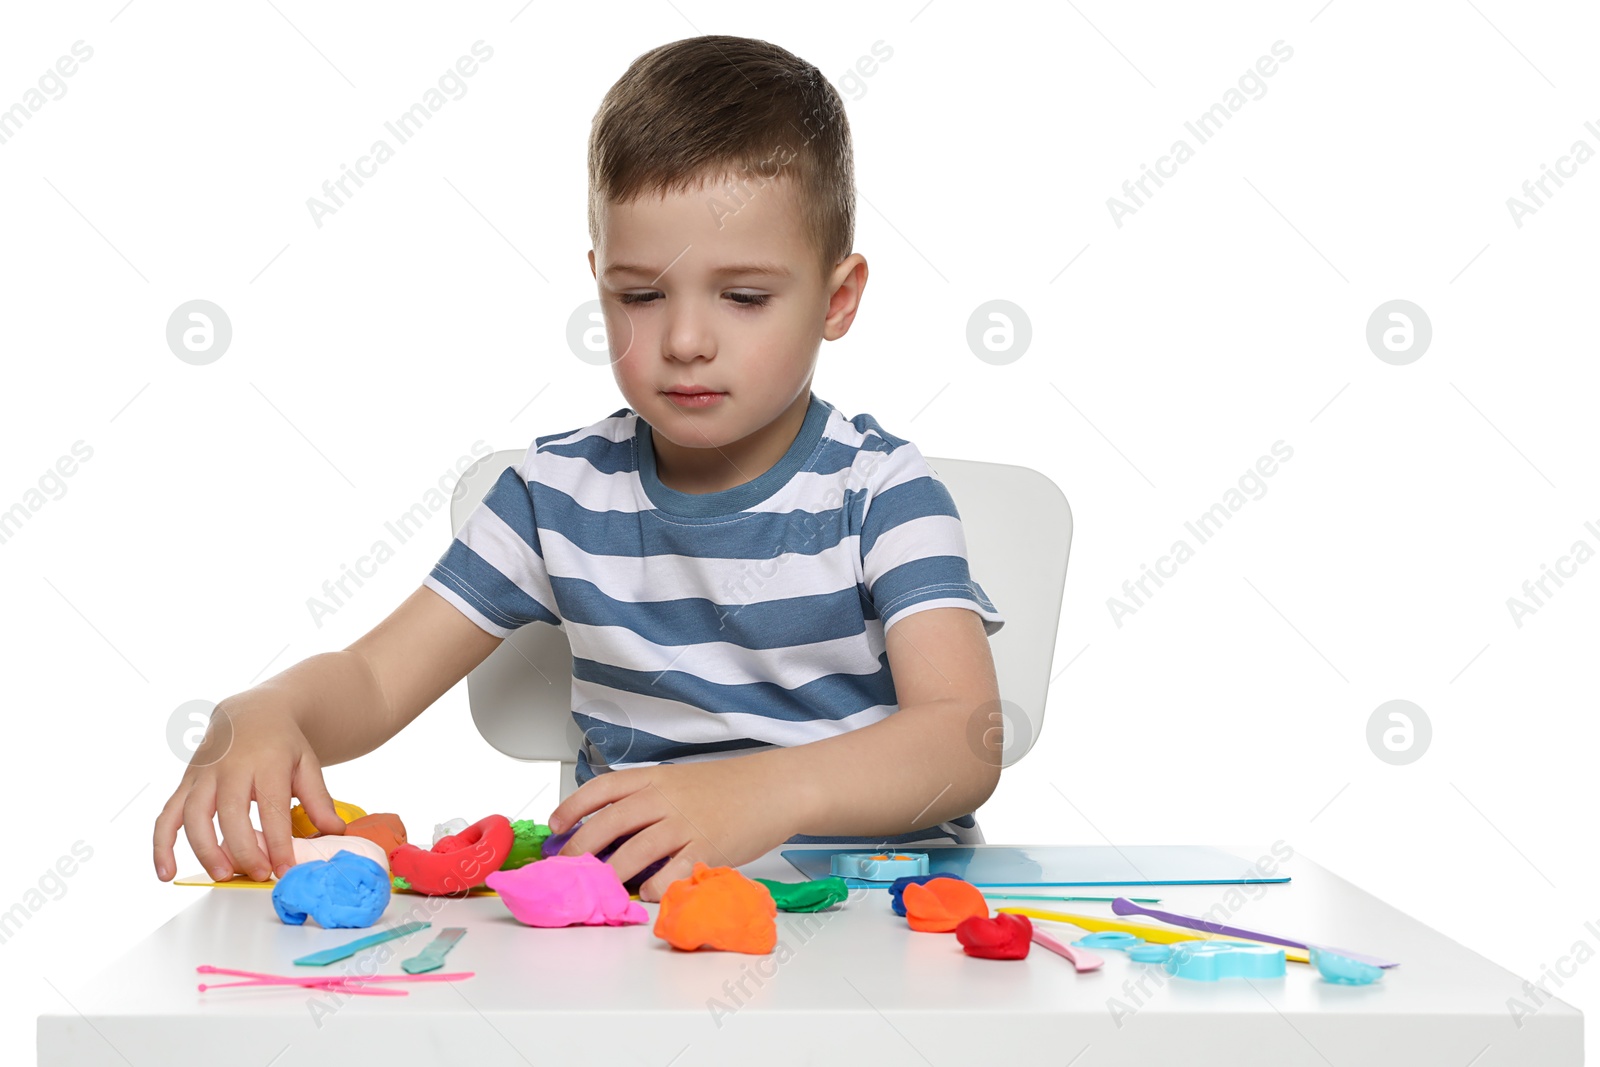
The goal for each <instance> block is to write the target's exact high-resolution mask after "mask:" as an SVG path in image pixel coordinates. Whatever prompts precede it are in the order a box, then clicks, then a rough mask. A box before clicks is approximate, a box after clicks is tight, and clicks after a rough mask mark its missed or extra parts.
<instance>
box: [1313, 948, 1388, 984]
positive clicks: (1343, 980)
mask: <svg viewBox="0 0 1600 1067" xmlns="http://www.w3.org/2000/svg"><path fill="white" fill-rule="evenodd" d="M1307 951H1309V952H1310V953H1311V965H1312V966H1313V967H1315V968H1316V969H1317V973H1318V974H1320V975H1322V977H1324V978H1326V979H1327V980H1328V981H1330V982H1334V983H1336V984H1338V985H1371V984H1372V983H1373V982H1376V981H1377V980H1378V979H1380V978H1382V977H1383V968H1382V967H1376V966H1373V965H1372V964H1370V963H1363V962H1361V961H1360V960H1354V959H1351V958H1350V957H1349V956H1345V955H1341V954H1340V953H1338V952H1334V951H1332V950H1331V949H1326V948H1321V947H1319V946H1317V945H1312V946H1310V948H1309V949H1308V950H1307Z"/></svg>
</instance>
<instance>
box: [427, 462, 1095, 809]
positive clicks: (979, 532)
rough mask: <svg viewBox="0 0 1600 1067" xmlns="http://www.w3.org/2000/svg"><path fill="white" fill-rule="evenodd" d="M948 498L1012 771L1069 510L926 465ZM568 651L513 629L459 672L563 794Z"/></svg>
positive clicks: (1044, 483) (1063, 570)
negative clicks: (992, 615)
mask: <svg viewBox="0 0 1600 1067" xmlns="http://www.w3.org/2000/svg"><path fill="white" fill-rule="evenodd" d="M526 453H527V450H526V449H521V448H518V449H508V450H505V451H501V452H496V453H494V454H493V455H490V456H486V457H485V458H484V459H482V460H481V461H479V462H478V463H477V464H475V465H474V466H473V467H472V468H471V469H470V470H468V471H467V473H466V474H465V475H463V476H462V478H461V481H460V482H459V483H457V485H456V489H455V494H454V496H453V498H452V499H451V502H450V526H451V529H452V531H454V530H459V529H460V528H461V524H462V523H464V522H465V521H466V519H467V516H469V515H471V514H472V511H473V509H474V508H476V507H477V506H478V504H479V502H480V501H482V500H483V498H484V496H485V495H487V494H488V492H489V488H490V487H491V486H493V485H494V483H495V481H496V479H498V478H499V477H500V473H501V472H502V471H503V470H505V469H506V468H507V467H513V468H514V467H517V466H518V465H520V464H521V463H522V460H523V457H524V456H525V455H526ZM926 458H927V462H928V465H929V466H930V467H932V468H933V471H934V473H935V474H936V475H937V476H938V478H939V480H940V481H941V482H943V483H944V485H945V488H946V489H948V490H949V492H950V496H951V497H952V498H953V499H954V500H955V503H956V510H957V512H959V513H960V516H961V525H962V529H963V531H964V533H965V536H966V541H967V558H968V567H969V570H970V573H971V574H972V577H973V580H975V581H976V582H977V583H978V584H979V585H981V586H982V587H983V590H984V592H986V593H988V594H989V599H990V600H991V601H992V602H993V603H994V605H995V607H996V608H997V609H998V610H999V611H1000V614H1001V615H1003V616H1004V617H1005V620H1006V622H1005V625H1004V626H1003V627H1001V629H1000V632H999V633H997V634H995V635H994V636H993V637H991V638H990V639H989V647H990V650H991V652H992V653H993V655H994V664H995V674H996V677H997V679H998V681H999V683H1000V699H1001V716H1000V718H1001V719H1002V722H1000V723H996V725H1002V726H1003V728H1004V731H1005V734H1004V738H1005V745H1004V749H1003V751H1002V755H1001V765H1002V766H1003V767H1009V766H1011V765H1012V764H1014V763H1016V762H1017V761H1018V760H1019V759H1021V758H1022V757H1023V756H1024V755H1026V754H1027V752H1028V750H1029V749H1030V748H1032V747H1033V743H1034V741H1036V740H1037V739H1038V737H1039V732H1040V730H1041V729H1042V728H1043V726H1044V710H1045V696H1046V694H1047V693H1048V692H1049V689H1050V664H1051V660H1052V658H1053V657H1054V654H1055V643H1056V625H1057V623H1058V621H1059V620H1060V617H1061V591H1062V587H1063V585H1064V584H1065V582H1066V575H1067V552H1068V549H1069V548H1070V547H1071V544H1072V511H1071V509H1070V508H1069V507H1068V506H1067V498H1066V497H1065V496H1064V495H1062V492H1061V490H1060V489H1058V488H1057V487H1056V484H1055V483H1054V482H1052V481H1051V480H1050V479H1049V478H1047V477H1045V476H1044V475H1043V474H1040V473H1039V472H1038V471H1036V470H1033V469H1031V468H1028V467H1018V466H1013V465H1012V464H1009V463H982V462H977V461H974V460H965V459H935V458H933V457H931V456H929V457H926ZM571 684H572V648H571V645H569V644H568V642H567V635H566V634H565V633H564V632H562V631H561V630H559V629H557V628H556V627H554V626H552V625H550V624H548V623H529V624H527V625H526V626H522V627H519V628H518V629H517V630H516V631H515V632H513V633H512V635H511V636H510V637H508V638H506V640H505V641H503V642H501V644H500V647H498V648H496V649H495V650H494V651H493V652H492V653H490V654H489V657H488V658H487V659H485V660H484V661H483V662H482V663H480V664H479V665H478V666H477V667H476V668H475V669H474V670H473V671H472V673H471V674H469V675H467V701H468V704H469V705H470V706H471V709H472V720H473V722H474V723H476V724H477V727H478V731H479V732H480V733H481V734H483V736H484V737H485V738H486V739H487V740H488V742H489V744H491V745H493V746H494V747H495V748H497V749H499V750H500V751H501V752H504V753H505V754H506V755H508V756H511V757H512V758H514V759H519V760H550V761H555V762H559V763H560V764H561V787H560V789H561V797H562V798H563V799H565V798H566V797H567V796H568V794H570V793H571V792H572V791H573V790H574V789H576V788H577V780H576V777H575V771H576V768H577V763H576V760H577V753H578V748H579V747H580V744H581V742H582V733H581V732H580V731H579V729H578V726H577V723H576V722H575V721H574V720H573V718H572V711H571V695H572V694H571Z"/></svg>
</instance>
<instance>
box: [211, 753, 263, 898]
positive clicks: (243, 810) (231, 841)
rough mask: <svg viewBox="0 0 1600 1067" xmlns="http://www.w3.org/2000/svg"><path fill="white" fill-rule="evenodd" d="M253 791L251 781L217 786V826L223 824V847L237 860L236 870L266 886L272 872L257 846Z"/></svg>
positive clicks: (234, 866)
mask: <svg viewBox="0 0 1600 1067" xmlns="http://www.w3.org/2000/svg"><path fill="white" fill-rule="evenodd" d="M250 787H251V782H250V780H249V779H248V778H246V779H242V780H240V781H238V782H234V781H223V782H219V783H217V822H219V823H221V824H222V847H223V848H224V849H226V850H227V851H228V854H229V855H230V856H232V857H233V869H234V870H236V871H243V872H245V873H246V874H248V875H249V876H250V877H251V878H253V879H255V880H256V881H258V882H264V881H266V880H267V878H268V877H269V876H270V875H271V874H272V868H271V867H269V866H268V865H267V857H265V856H263V855H262V854H261V849H260V847H259V846H257V844H256V828H255V826H254V825H253V824H252V823H251V822H250V793H251V788H250Z"/></svg>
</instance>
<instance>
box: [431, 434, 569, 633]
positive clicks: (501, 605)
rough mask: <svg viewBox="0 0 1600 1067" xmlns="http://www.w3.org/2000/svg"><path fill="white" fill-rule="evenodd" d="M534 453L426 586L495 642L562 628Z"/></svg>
mask: <svg viewBox="0 0 1600 1067" xmlns="http://www.w3.org/2000/svg"><path fill="white" fill-rule="evenodd" d="M536 455H537V451H536V449H532V448H530V449H529V450H528V455H527V457H526V458H525V459H524V460H523V461H522V464H521V465H520V466H518V467H507V468H506V469H505V470H503V471H501V472H500V477H499V479H497V480H496V481H495V483H494V485H492V486H490V487H489V492H488V493H487V494H486V495H485V496H484V498H483V500H482V502H481V503H479V505H478V506H477V508H476V509H474V510H473V512H472V514H470V515H468V516H467V521H466V522H464V523H463V524H462V525H461V529H460V530H458V531H456V535H455V539H454V540H453V541H451V543H450V547H449V548H448V549H446V550H445V553H444V555H442V556H440V557H439V561H438V562H437V563H435V564H434V565H433V570H432V571H431V572H429V574H428V576H427V577H426V578H424V579H423V580H422V584H423V585H425V586H427V587H428V588H429V589H432V590H433V591H434V592H435V593H438V594H439V595H440V596H442V597H444V598H445V599H446V600H448V601H449V602H450V603H452V604H454V605H455V606H456V608H457V609H458V610H459V611H460V612H461V613H462V614H463V615H465V616H466V617H467V618H469V619H471V620H472V621H473V622H474V623H476V624H477V625H478V627H479V628H480V629H483V630H485V631H487V632H489V633H491V634H494V635H495V636H497V637H509V636H510V635H511V632H512V631H513V630H516V629H517V628H518V627H520V626H523V625H524V624H526V623H530V622H548V623H550V624H552V625H555V626H560V625H561V618H560V615H559V614H558V612H557V610H556V600H555V595H554V593H553V592H552V591H551V588H550V575H549V574H548V573H547V572H546V570H545V564H544V550H543V549H542V548H541V547H540V544H539V528H538V526H537V525H535V523H534V515H533V487H532V484H531V481H530V474H531V470H532V464H533V460H534V457H535V456H536Z"/></svg>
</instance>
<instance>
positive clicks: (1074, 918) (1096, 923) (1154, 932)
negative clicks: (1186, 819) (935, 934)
mask: <svg viewBox="0 0 1600 1067" xmlns="http://www.w3.org/2000/svg"><path fill="white" fill-rule="evenodd" d="M996 910H997V911H1008V912H1010V913H1011V914H1013V915H1026V916H1027V917H1028V918H1030V919H1046V920H1048V921H1050V922H1058V923H1070V924H1071V925H1073V926H1076V927H1078V928H1079V929H1080V930H1087V931H1089V932H1090V933H1095V932H1097V931H1100V930H1119V931H1121V932H1123V933H1128V934H1133V935H1134V936H1135V937H1142V938H1144V939H1145V940H1146V941H1151V942H1154V943H1155V944H1158V945H1173V944H1177V943H1178V942H1179V941H1240V942H1243V943H1245V944H1250V945H1260V944H1263V942H1260V941H1246V940H1245V939H1244V938H1242V937H1222V936H1221V935H1217V934H1208V933H1206V932H1205V931H1204V930H1168V929H1165V928H1164V927H1160V926H1152V925H1150V924H1149V923H1132V922H1124V921H1122V920H1121V919H1102V918H1100V917H1099V916H1096V915H1074V914H1072V913H1071V912H1065V911H1046V910H1045V909H1043V908H997V909H996ZM1266 947H1267V948H1283V946H1282V945H1266ZM1283 958H1284V959H1286V960H1288V961H1289V962H1290V963H1310V962H1311V957H1310V956H1309V955H1307V954H1306V952H1305V951H1304V950H1303V949H1297V948H1283Z"/></svg>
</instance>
